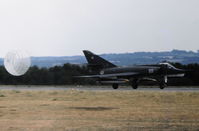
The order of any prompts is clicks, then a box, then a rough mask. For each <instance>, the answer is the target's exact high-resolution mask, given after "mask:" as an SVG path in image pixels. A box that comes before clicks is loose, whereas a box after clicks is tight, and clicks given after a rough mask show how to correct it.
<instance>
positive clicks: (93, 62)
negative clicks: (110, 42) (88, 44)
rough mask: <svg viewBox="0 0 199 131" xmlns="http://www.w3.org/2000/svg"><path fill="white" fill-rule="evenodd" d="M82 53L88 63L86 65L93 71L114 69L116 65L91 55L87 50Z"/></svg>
mask: <svg viewBox="0 0 199 131" xmlns="http://www.w3.org/2000/svg"><path fill="white" fill-rule="evenodd" d="M83 52H84V55H85V57H86V59H87V61H88V65H89V66H90V67H91V68H93V69H95V70H98V69H103V68H112V67H116V65H114V64H112V63H111V62H109V61H107V60H105V59H103V58H101V57H100V56H98V55H95V54H94V53H92V52H90V51H88V50H84V51H83Z"/></svg>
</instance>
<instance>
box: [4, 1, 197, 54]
mask: <svg viewBox="0 0 199 131" xmlns="http://www.w3.org/2000/svg"><path fill="white" fill-rule="evenodd" d="M0 45H1V46H0V47H1V48H0V57H2V56H4V55H5V54H6V52H7V51H10V50H13V49H21V50H27V51H28V52H30V54H31V55H33V56H65V55H82V52H81V51H82V50H83V49H88V50H91V51H93V52H96V53H99V54H100V53H124V52H135V51H166V50H172V49H185V50H193V51H196V50H198V49H199V0H31V1H30V0H1V1H0Z"/></svg>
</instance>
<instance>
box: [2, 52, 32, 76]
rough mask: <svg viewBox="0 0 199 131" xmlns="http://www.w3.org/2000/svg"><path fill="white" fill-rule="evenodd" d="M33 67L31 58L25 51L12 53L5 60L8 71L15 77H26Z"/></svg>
mask: <svg viewBox="0 0 199 131" xmlns="http://www.w3.org/2000/svg"><path fill="white" fill-rule="evenodd" d="M30 65H31V60H30V56H29V55H28V53H27V52H25V51H16V50H15V51H10V52H8V53H7V54H6V56H5V58H4V66H5V68H6V70H7V71H8V72H9V73H10V74H11V75H14V76H21V75H24V74H25V73H26V72H27V71H28V69H29V67H30Z"/></svg>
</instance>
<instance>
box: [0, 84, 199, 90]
mask: <svg viewBox="0 0 199 131" xmlns="http://www.w3.org/2000/svg"><path fill="white" fill-rule="evenodd" d="M0 90H27V91H28V90H30V91H34V90H35V91H47V90H63V91H65V90H86V91H87V90H91V91H166V92H167V91H177V92H198V91H199V87H198V86H190V87H187V86H183V87H182V86H179V87H177V86H175V87H174V86H173V87H172V86H171V87H166V88H165V89H163V90H162V89H160V88H158V87H157V86H140V87H139V88H138V89H132V88H131V87H130V86H121V87H119V88H118V89H113V88H112V87H111V86H74V85H66V86H35V85H1V86H0Z"/></svg>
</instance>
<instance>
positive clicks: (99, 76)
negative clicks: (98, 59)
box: [77, 72, 138, 78]
mask: <svg viewBox="0 0 199 131" xmlns="http://www.w3.org/2000/svg"><path fill="white" fill-rule="evenodd" d="M135 75H138V73H137V72H125V73H115V74H102V75H86V76H77V77H80V78H108V77H122V76H123V77H124V76H135Z"/></svg>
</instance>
